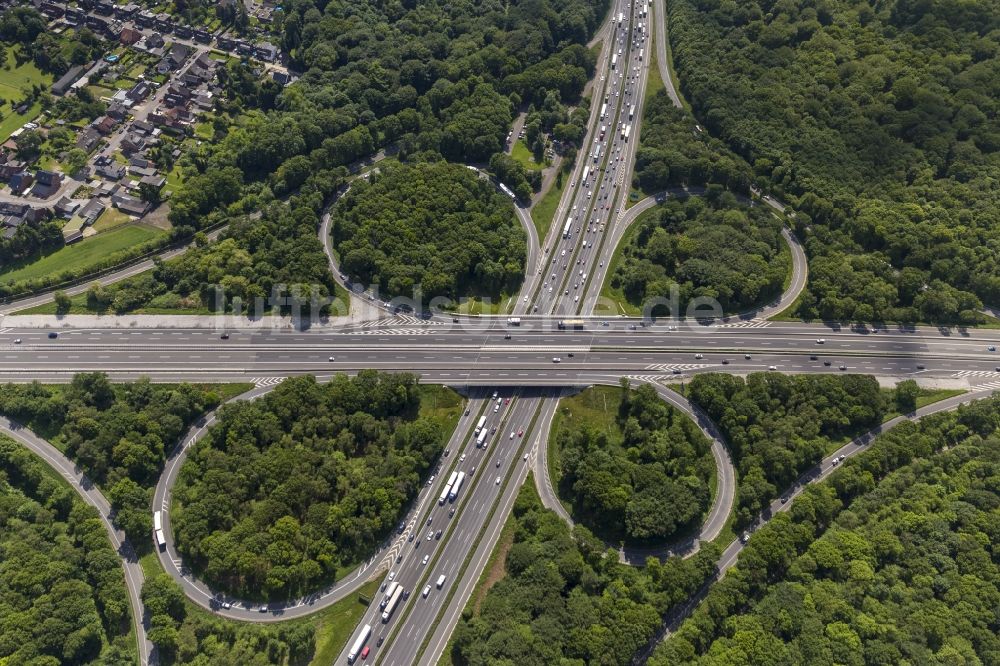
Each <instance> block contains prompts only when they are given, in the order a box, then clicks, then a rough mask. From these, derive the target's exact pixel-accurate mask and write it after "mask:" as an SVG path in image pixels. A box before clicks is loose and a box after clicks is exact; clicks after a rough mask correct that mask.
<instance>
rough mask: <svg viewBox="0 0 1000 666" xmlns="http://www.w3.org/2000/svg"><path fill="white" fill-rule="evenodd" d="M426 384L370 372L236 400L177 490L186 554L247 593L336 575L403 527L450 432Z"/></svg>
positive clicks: (177, 532) (196, 451) (302, 587)
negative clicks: (430, 403) (431, 405)
mask: <svg viewBox="0 0 1000 666" xmlns="http://www.w3.org/2000/svg"><path fill="white" fill-rule="evenodd" d="M423 392H424V389H422V388H421V387H419V386H418V385H417V383H416V377H415V376H413V375H407V374H380V373H377V372H375V371H362V372H361V373H359V374H358V376H357V377H355V378H348V377H346V376H344V375H338V376H337V377H336V378H334V379H333V380H332V381H330V382H329V383H327V384H319V383H317V382H316V379H315V378H314V377H312V376H302V377H295V378H290V379H287V380H285V381H284V382H283V383H282V384H281V385H279V386H278V387H277V388H276V389H275V390H274V391H272V392H270V393H268V394H267V395H266V396H263V397H262V398H259V399H257V400H254V401H252V402H249V401H247V402H236V403H227V404H226V405H224V406H223V408H222V409H221V410H220V414H219V420H218V422H217V423H216V424H215V425H214V426H213V427H212V428H211V429H210V430H209V432H208V434H207V435H206V436H205V438H204V439H202V440H201V441H199V442H198V444H197V445H196V446H195V447H194V448H193V449H192V450H191V452H190V453H189V454H188V458H187V460H186V461H185V462H184V465H183V466H182V467H181V470H180V473H179V475H178V480H177V484H176V486H175V488H174V490H173V498H174V501H175V506H174V508H173V509H172V513H171V519H172V523H171V524H172V528H173V531H174V536H175V539H176V542H177V549H178V551H179V552H180V553H181V554H182V555H183V556H184V557H185V558H186V559H187V561H188V562H189V563H190V564H191V565H192V566H193V567H195V568H196V569H197V570H198V571H199V574H200V575H202V576H203V577H204V579H205V580H206V581H208V582H210V583H212V584H213V585H214V586H216V587H217V588H220V589H226V590H229V591H231V592H233V593H236V594H239V595H241V596H251V597H258V598H259V597H261V596H265V597H270V596H275V597H290V596H295V595H298V594H302V593H305V592H308V591H312V590H315V589H316V587H317V586H318V585H320V584H321V583H322V582H328V581H330V580H333V579H334V577H335V575H336V573H337V571H338V569H340V568H341V567H345V566H350V565H353V564H355V563H357V562H359V561H361V560H362V559H364V558H365V557H367V556H368V555H369V554H370V553H371V551H372V549H373V548H374V547H375V545H376V544H377V543H378V542H379V540H380V539H382V538H383V537H385V536H386V535H387V534H388V533H389V532H390V531H391V530H392V529H393V528H395V526H396V524H397V521H398V519H399V517H400V515H402V513H403V512H404V510H405V507H406V504H407V503H408V502H409V501H410V500H411V499H413V498H414V497H415V496H416V494H417V492H418V491H419V489H420V487H421V482H422V479H423V478H424V477H425V476H426V474H427V473H428V471H429V470H430V468H431V465H432V464H433V463H434V462H435V460H436V458H437V457H438V455H439V454H440V452H441V450H442V448H443V446H444V443H445V441H446V440H447V438H448V436H449V435H450V433H446V432H444V431H443V428H442V427H441V425H440V424H439V423H438V422H436V421H435V420H433V419H430V418H426V417H424V416H423V414H422V412H421V396H422V394H423Z"/></svg>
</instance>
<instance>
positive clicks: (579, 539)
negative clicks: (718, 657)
mask: <svg viewBox="0 0 1000 666" xmlns="http://www.w3.org/2000/svg"><path fill="white" fill-rule="evenodd" d="M507 525H508V527H507V529H508V530H512V531H513V543H512V544H511V546H510V549H509V550H508V551H507V552H506V556H505V557H504V560H503V577H502V578H501V579H500V580H499V581H497V582H496V583H495V584H494V585H493V586H492V587H490V588H489V591H488V592H486V593H485V597H484V598H483V600H482V604H481V606H480V607H479V610H478V612H470V610H469V609H466V612H465V615H464V618H465V619H464V620H463V621H461V622H459V624H458V626H457V627H456V629H455V634H454V639H453V647H452V653H451V657H452V661H453V663H455V664H457V665H459V666H465V665H472V664H519V665H521V664H523V665H524V666H551V665H552V664H567V665H569V664H573V665H576V664H581V665H582V664H602V665H608V666H611V665H621V666H624V665H625V664H629V663H631V660H632V656H633V655H634V654H635V652H636V651H637V650H638V649H639V648H640V647H641V646H642V645H643V644H644V643H645V642H646V641H648V640H649V639H650V638H651V637H652V636H653V633H654V632H655V631H656V629H657V628H658V627H659V624H660V621H661V616H662V614H663V613H665V612H666V611H667V609H668V608H670V607H671V606H673V605H675V604H678V603H680V602H682V601H684V600H685V599H686V598H687V597H688V596H689V595H691V594H693V593H694V592H695V591H696V590H697V589H698V588H699V587H700V586H701V585H702V584H703V582H704V581H705V580H706V579H707V578H708V577H709V576H711V575H712V574H713V573H714V571H715V559H716V558H717V557H718V554H719V550H718V548H716V547H715V546H712V545H710V544H706V545H705V546H704V547H703V548H702V549H701V551H700V552H699V553H698V554H697V555H695V556H694V557H692V558H690V559H687V560H682V559H680V558H676V557H675V558H670V559H668V560H667V561H666V562H663V563H661V562H659V561H658V560H656V559H653V558H650V560H649V562H648V564H647V566H646V567H644V568H633V567H630V566H628V565H626V564H622V563H620V562H619V561H618V553H617V552H616V551H615V550H614V549H608V550H605V549H604V546H603V544H602V543H601V541H600V540H599V539H597V538H595V537H594V535H593V534H591V533H590V531H589V530H587V528H585V527H583V526H580V525H577V526H576V527H575V528H574V529H573V530H572V531H571V530H570V528H569V526H567V524H566V523H565V522H564V521H563V520H562V519H561V518H559V516H557V515H556V514H555V513H554V512H552V511H549V510H548V509H545V508H544V507H543V506H542V504H541V501H540V500H539V498H538V495H537V494H536V492H535V487H534V484H533V483H532V482H531V479H530V478H529V479H528V482H527V483H526V484H525V485H524V486H523V487H522V488H521V492H520V494H519V495H518V498H517V501H516V502H515V504H514V510H513V514H512V516H511V518H510V519H509V520H508V523H507Z"/></svg>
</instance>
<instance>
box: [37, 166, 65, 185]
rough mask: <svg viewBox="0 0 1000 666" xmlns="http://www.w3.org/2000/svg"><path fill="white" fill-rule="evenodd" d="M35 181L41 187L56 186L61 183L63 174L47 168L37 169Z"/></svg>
mask: <svg viewBox="0 0 1000 666" xmlns="http://www.w3.org/2000/svg"><path fill="white" fill-rule="evenodd" d="M35 181H36V182H37V183H38V184H39V185H41V186H42V187H54V188H57V187H59V186H60V185H62V182H63V175H62V174H61V173H59V172H58V171H48V170H47V169H39V170H38V171H36V172H35Z"/></svg>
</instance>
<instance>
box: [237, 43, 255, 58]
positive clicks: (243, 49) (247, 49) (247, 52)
mask: <svg viewBox="0 0 1000 666" xmlns="http://www.w3.org/2000/svg"><path fill="white" fill-rule="evenodd" d="M253 51H254V49H253V44H251V43H250V42H242V41H241V42H237V43H236V52H237V53H238V54H240V55H241V56H246V57H248V58H249V57H250V56H252V55H253Z"/></svg>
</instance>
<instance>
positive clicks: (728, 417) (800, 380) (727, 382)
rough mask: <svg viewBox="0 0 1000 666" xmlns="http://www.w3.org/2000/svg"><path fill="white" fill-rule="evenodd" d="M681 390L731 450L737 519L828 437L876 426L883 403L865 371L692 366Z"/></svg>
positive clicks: (812, 457)
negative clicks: (719, 370)
mask: <svg viewBox="0 0 1000 666" xmlns="http://www.w3.org/2000/svg"><path fill="white" fill-rule="evenodd" d="M688 395H689V397H690V398H691V400H692V402H694V403H695V404H696V405H698V406H699V407H701V408H702V409H704V410H705V412H706V413H707V414H708V416H709V417H710V418H711V419H712V420H713V421H714V422H715V423H716V425H718V427H719V429H720V431H721V432H722V434H723V436H724V437H725V439H726V442H727V444H728V446H729V449H730V452H731V453H732V456H733V462H734V463H735V464H736V469H737V471H738V473H739V486H738V491H737V496H736V501H737V506H736V520H737V523H738V524H741V525H742V524H746V523H747V522H749V521H750V520H751V519H752V518H753V517H754V516H756V515H757V513H758V512H759V511H760V510H761V509H762V508H764V507H765V506H766V505H767V504H769V503H770V502H771V500H773V499H774V498H775V497H777V495H778V493H781V492H784V490H785V489H786V488H788V486H789V485H790V484H791V483H792V482H793V481H795V480H796V479H797V478H798V477H799V475H800V474H801V473H802V472H804V471H805V470H806V469H808V468H809V467H811V466H813V465H815V464H816V463H818V462H819V461H820V460H822V459H823V456H824V455H826V453H827V449H828V448H829V446H830V444H831V442H832V441H833V440H835V439H847V438H848V437H852V436H855V435H858V434H861V433H863V432H865V431H867V430H869V429H871V428H873V427H875V426H877V425H878V424H880V423H881V422H882V416H883V414H885V412H886V411H887V408H888V404H887V398H886V397H885V396H883V395H882V393H881V392H880V390H879V385H878V382H877V381H876V380H875V378H874V377H872V376H870V375H785V374H781V373H777V372H766V373H763V372H760V373H752V374H750V375H748V376H747V377H746V379H744V378H742V377H736V376H733V375H725V374H714V373H713V374H698V375H695V376H694V377H692V379H691V382H690V383H689V385H688Z"/></svg>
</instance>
